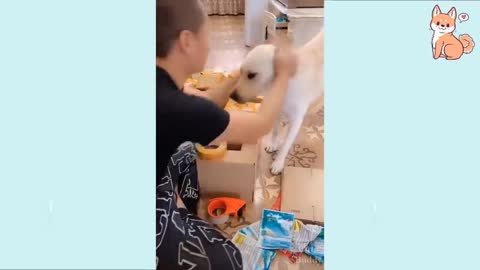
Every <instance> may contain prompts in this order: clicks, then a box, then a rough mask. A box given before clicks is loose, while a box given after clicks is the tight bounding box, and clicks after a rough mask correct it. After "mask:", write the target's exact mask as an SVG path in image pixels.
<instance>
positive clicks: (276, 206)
mask: <svg viewBox="0 0 480 270" xmlns="http://www.w3.org/2000/svg"><path fill="white" fill-rule="evenodd" d="M281 195H282V194H281V193H278V197H277V199H276V200H275V202H274V203H273V206H272V208H271V209H272V210H277V211H280V207H281V206H282V196H281Z"/></svg>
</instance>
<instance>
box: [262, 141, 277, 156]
mask: <svg viewBox="0 0 480 270" xmlns="http://www.w3.org/2000/svg"><path fill="white" fill-rule="evenodd" d="M278 149H280V140H279V139H278V138H277V139H272V138H270V139H269V140H267V142H266V143H265V151H266V152H267V153H269V154H272V153H275V152H277V151H278Z"/></svg>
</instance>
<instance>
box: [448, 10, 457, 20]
mask: <svg viewBox="0 0 480 270" xmlns="http://www.w3.org/2000/svg"><path fill="white" fill-rule="evenodd" d="M448 16H450V17H451V18H452V19H454V20H455V19H456V18H457V10H456V9H455V7H452V8H451V9H450V10H449V11H448Z"/></svg>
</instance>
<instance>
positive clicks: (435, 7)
mask: <svg viewBox="0 0 480 270" xmlns="http://www.w3.org/2000/svg"><path fill="white" fill-rule="evenodd" d="M440 13H442V11H441V10H440V7H439V6H438V5H435V6H434V7H433V10H432V17H435V16H438V15H439V14H440Z"/></svg>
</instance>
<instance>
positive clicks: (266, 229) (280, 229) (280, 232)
mask: <svg viewBox="0 0 480 270" xmlns="http://www.w3.org/2000/svg"><path fill="white" fill-rule="evenodd" d="M294 220H295V216H294V215H293V214H290V213H285V212H279V211H273V210H268V209H265V210H263V215H262V223H261V225H260V239H259V240H260V241H259V242H260V247H262V248H264V249H287V250H288V249H290V247H291V246H292V228H293V222H294Z"/></svg>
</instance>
